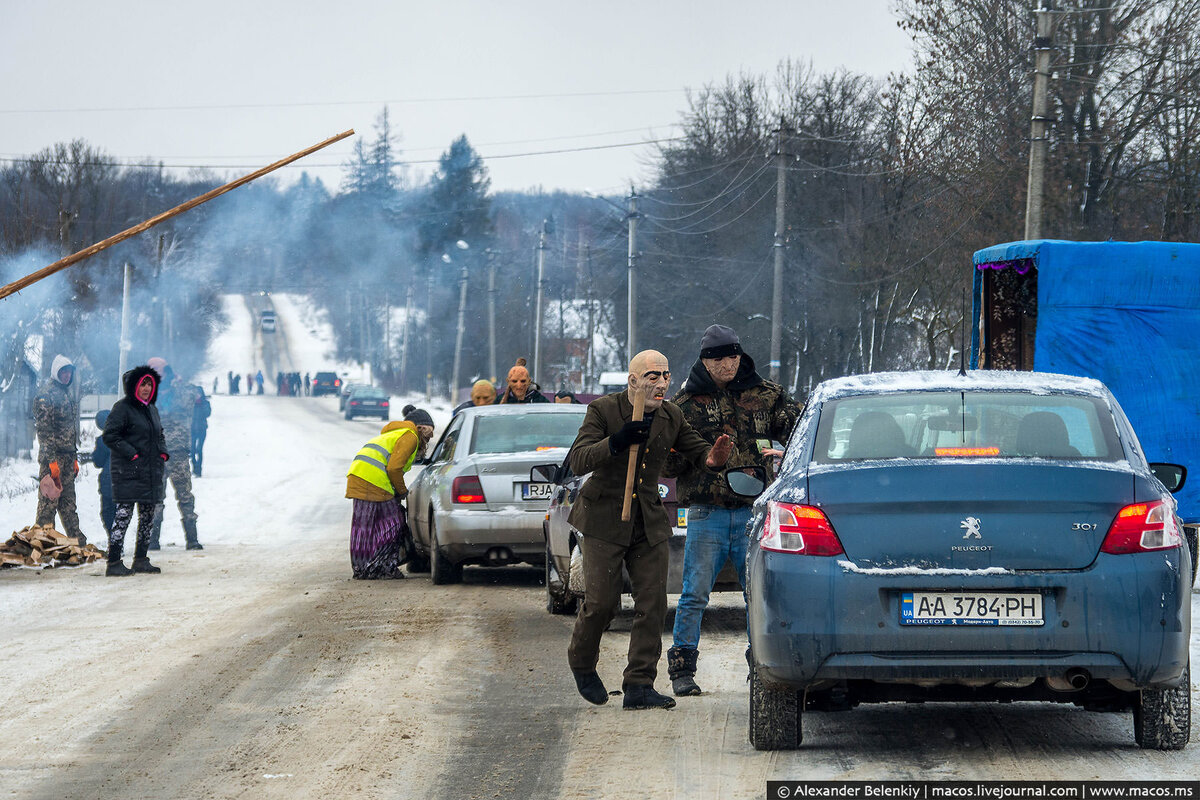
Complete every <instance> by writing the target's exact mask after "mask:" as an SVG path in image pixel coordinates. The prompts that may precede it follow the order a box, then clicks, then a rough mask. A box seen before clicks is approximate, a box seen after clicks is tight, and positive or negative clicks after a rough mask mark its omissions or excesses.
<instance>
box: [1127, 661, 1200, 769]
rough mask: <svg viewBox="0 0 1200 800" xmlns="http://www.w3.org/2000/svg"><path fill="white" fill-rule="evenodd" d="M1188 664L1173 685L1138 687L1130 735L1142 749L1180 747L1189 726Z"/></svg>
mask: <svg viewBox="0 0 1200 800" xmlns="http://www.w3.org/2000/svg"><path fill="white" fill-rule="evenodd" d="M1191 672H1192V670H1191V666H1190V665H1189V666H1187V667H1184V669H1183V681H1182V682H1181V683H1180V684H1179V686H1177V687H1175V688H1174V689H1142V690H1141V691H1140V692H1138V695H1137V699H1136V700H1135V701H1134V704H1133V738H1134V741H1136V742H1137V743H1138V747H1140V748H1142V749H1143V750H1182V749H1183V748H1184V747H1187V743H1188V738H1189V736H1190V734H1191V729H1192V675H1191Z"/></svg>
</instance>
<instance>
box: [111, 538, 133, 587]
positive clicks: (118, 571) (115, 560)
mask: <svg viewBox="0 0 1200 800" xmlns="http://www.w3.org/2000/svg"><path fill="white" fill-rule="evenodd" d="M124 549H125V548H124V546H123V545H122V544H113V543H111V542H110V543H109V545H108V569H106V570H105V571H104V574H105V575H107V576H108V577H110V578H119V577H121V576H123V575H132V574H133V570H131V569H130V568H129V567H127V566H125V564H124V563H122V561H121V553H122V551H123V550H124Z"/></svg>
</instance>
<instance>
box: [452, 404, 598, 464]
mask: <svg viewBox="0 0 1200 800" xmlns="http://www.w3.org/2000/svg"><path fill="white" fill-rule="evenodd" d="M579 408H580V413H578V414H561V413H560V414H545V413H542V414H539V413H536V412H530V413H528V414H497V415H495V416H480V417H479V418H478V419H476V420H475V432H474V433H473V434H472V441H471V452H472V453H524V452H528V451H531V450H549V449H550V448H552V447H570V446H571V445H572V444H574V442H575V435H576V434H578V433H579V426H580V425H581V424H582V423H583V408H584V407H583V406H580V407H579Z"/></svg>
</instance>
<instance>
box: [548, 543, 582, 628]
mask: <svg viewBox="0 0 1200 800" xmlns="http://www.w3.org/2000/svg"><path fill="white" fill-rule="evenodd" d="M546 610H547V611H549V612H550V613H551V614H574V613H575V612H576V611H578V610H579V600H578V598H576V597H575V595H574V594H572V593H571V590H570V589H569V588H568V587H567V586H566V584H565V582H564V581H563V579H562V576H561V575H559V574H558V570H557V569H555V568H554V559H553V558H551V556H550V545H549V544H547V545H546Z"/></svg>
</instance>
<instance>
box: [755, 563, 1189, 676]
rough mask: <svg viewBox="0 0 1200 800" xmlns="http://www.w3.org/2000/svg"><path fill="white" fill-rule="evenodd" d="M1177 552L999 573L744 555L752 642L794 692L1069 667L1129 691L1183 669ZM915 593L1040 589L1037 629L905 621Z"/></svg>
mask: <svg viewBox="0 0 1200 800" xmlns="http://www.w3.org/2000/svg"><path fill="white" fill-rule="evenodd" d="M1181 552H1182V551H1180V550H1173V551H1163V552H1159V553H1146V554H1138V555H1120V556H1110V555H1106V554H1100V555H1099V556H1098V558H1097V559H1096V562H1095V563H1094V564H1093V565H1092V566H1091V567H1089V568H1088V569H1083V570H1072V571H1062V572H1012V573H1007V574H999V575H997V574H981V573H979V572H974V573H970V572H966V571H960V572H958V573H952V572H949V571H942V573H941V574H938V573H936V572H932V571H925V572H921V571H916V570H911V571H908V572H907V573H903V574H902V573H900V572H899V571H879V570H872V571H860V570H857V569H856V568H854V567H853V565H850V564H849V562H846V561H844V557H833V558H821V557H810V556H800V555H794V554H790V553H775V552H768V551H763V550H760V549H758V548H753V549H752V551H751V556H750V563H749V570H750V572H749V583H750V587H751V588H750V600H749V608H748V613H749V620H750V641H751V646H752V647H753V650H754V658H755V661H756V662H757V663H758V664H759V665H760V670H761V672H762V674H763V677H764V678H765V679H766V680H768V681H769V682H771V683H776V684H785V685H791V686H795V687H797V688H801V687H804V686H807V685H810V684H812V683H815V682H819V681H823V680H847V679H866V680H874V681H904V682H919V681H946V682H987V681H1011V680H1019V679H1021V678H1030V677H1032V678H1059V677H1062V676H1063V675H1064V673H1066V672H1067V671H1068V670H1071V669H1075V668H1077V669H1082V670H1086V671H1087V672H1088V674H1089V675H1090V676H1091V677H1092V678H1098V679H1106V680H1114V681H1119V682H1125V683H1126V684H1131V685H1134V686H1138V687H1144V686H1159V685H1170V684H1172V682H1174V681H1176V680H1177V679H1178V677H1179V675H1180V673H1181V672H1182V670H1183V668H1184V666H1185V665H1186V663H1187V659H1188V644H1189V637H1190V631H1191V604H1190V601H1191V598H1190V591H1189V590H1188V589H1187V588H1185V585H1184V583H1183V578H1182V577H1181V576H1180V574H1179V568H1180V564H1179V559H1180V554H1181ZM1164 559H1165V561H1166V564H1165V565H1164ZM1183 570H1184V571H1185V572H1186V571H1187V570H1188V567H1187V566H1183ZM914 590H915V591H922V590H938V591H963V590H966V591H991V592H996V591H1033V592H1037V593H1040V594H1041V595H1042V598H1043V599H1042V605H1043V618H1044V624H1042V625H1040V626H1028V627H1026V626H1014V627H999V626H996V627H973V626H912V625H902V624H901V623H900V593H901V592H903V591H914Z"/></svg>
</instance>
